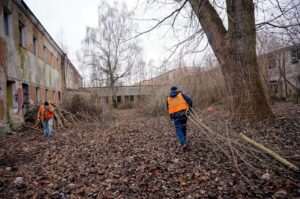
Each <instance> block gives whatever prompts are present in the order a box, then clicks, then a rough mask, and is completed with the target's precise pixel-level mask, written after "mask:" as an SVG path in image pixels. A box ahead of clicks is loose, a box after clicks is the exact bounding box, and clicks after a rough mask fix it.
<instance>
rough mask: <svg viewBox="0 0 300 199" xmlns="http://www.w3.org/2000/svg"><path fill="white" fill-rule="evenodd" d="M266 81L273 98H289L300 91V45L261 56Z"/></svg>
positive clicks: (260, 61) (260, 62) (260, 60)
mask: <svg viewBox="0 0 300 199" xmlns="http://www.w3.org/2000/svg"><path fill="white" fill-rule="evenodd" d="M258 60H259V64H260V66H261V69H262V74H263V78H264V81H265V82H266V84H267V85H268V87H269V91H270V94H271V96H272V97H276V98H280V99H283V98H288V97H291V96H293V95H296V94H297V92H299V90H300V44H298V45H293V46H289V47H285V48H281V49H278V50H274V51H271V52H269V53H266V54H263V55H260V56H259V59H258Z"/></svg>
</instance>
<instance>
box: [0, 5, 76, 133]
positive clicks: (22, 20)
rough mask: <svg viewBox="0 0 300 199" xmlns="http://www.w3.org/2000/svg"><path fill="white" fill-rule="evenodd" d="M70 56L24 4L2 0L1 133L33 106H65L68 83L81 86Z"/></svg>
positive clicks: (0, 60)
mask: <svg viewBox="0 0 300 199" xmlns="http://www.w3.org/2000/svg"><path fill="white" fill-rule="evenodd" d="M66 57H67V56H66V54H65V53H64V52H63V51H62V50H61V49H60V48H59V46H58V45H57V44H56V42H55V41H54V40H53V39H52V37H51V36H50V35H49V33H48V32H47V31H46V30H45V28H44V27H43V26H42V24H41V23H40V22H39V21H38V19H37V18H36V17H35V16H34V14H33V13H32V12H31V10H30V9H29V8H28V6H27V5H26V4H25V3H24V1H22V0H5V1H2V0H0V133H1V131H2V130H1V129H4V127H3V128H1V125H2V126H5V128H6V126H7V125H9V126H11V127H12V126H13V125H15V126H17V125H18V124H21V123H22V122H23V113H24V111H25V110H26V109H27V108H28V107H30V106H31V105H33V104H40V103H42V102H44V101H45V100H49V101H50V102H52V103H57V104H59V103H61V99H62V97H61V96H62V95H63V92H64V90H65V85H66V84H65V82H70V83H69V84H76V85H78V87H79V86H81V84H82V83H81V82H82V78H81V76H80V74H79V73H78V71H77V70H76V69H75V67H74V66H73V65H72V66H73V67H72V68H71V69H68V71H66V68H68V66H64V64H66V63H65V59H66ZM68 64H71V63H68ZM68 73H72V74H73V76H78V77H77V79H76V77H73V78H71V79H69V77H66V76H65V75H66V74H68ZM73 81H74V82H75V83H73ZM80 81H81V82H80Z"/></svg>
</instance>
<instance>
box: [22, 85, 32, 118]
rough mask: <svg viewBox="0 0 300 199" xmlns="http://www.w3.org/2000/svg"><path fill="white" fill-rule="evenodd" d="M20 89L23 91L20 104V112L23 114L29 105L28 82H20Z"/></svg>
mask: <svg viewBox="0 0 300 199" xmlns="http://www.w3.org/2000/svg"><path fill="white" fill-rule="evenodd" d="M22 91H23V104H22V113H23V114H25V112H26V111H27V110H28V108H29V105H30V103H29V102H30V98H29V85H28V84H24V83H23V84H22Z"/></svg>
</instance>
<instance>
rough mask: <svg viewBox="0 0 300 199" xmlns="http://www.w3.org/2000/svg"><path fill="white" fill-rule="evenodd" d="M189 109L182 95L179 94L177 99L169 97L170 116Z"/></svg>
mask: <svg viewBox="0 0 300 199" xmlns="http://www.w3.org/2000/svg"><path fill="white" fill-rule="evenodd" d="M188 108H189V105H188V103H187V102H186V101H185V99H184V98H183V96H182V94H181V93H178V94H177V95H176V97H173V98H172V97H168V111H169V115H171V114H173V113H176V112H179V111H182V110H187V109H188Z"/></svg>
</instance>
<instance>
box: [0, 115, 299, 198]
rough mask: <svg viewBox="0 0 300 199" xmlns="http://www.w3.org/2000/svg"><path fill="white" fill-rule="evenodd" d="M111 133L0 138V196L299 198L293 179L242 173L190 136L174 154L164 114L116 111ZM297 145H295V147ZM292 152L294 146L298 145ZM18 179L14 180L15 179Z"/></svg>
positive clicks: (91, 130)
mask: <svg viewBox="0 0 300 199" xmlns="http://www.w3.org/2000/svg"><path fill="white" fill-rule="evenodd" d="M116 115H117V119H116V121H118V122H114V124H113V125H112V127H111V128H109V129H105V130H103V129H101V128H99V127H97V126H101V124H98V125H91V124H79V125H78V126H75V127H73V128H70V129H68V130H65V131H58V132H57V133H56V134H55V136H54V137H53V138H51V139H48V140H46V139H44V138H43V137H42V135H41V133H38V132H34V131H26V132H22V133H21V134H14V135H10V136H7V137H6V138H5V139H2V140H0V146H1V147H0V198H97V197H98V198H205V197H208V198H218V197H219V198H271V197H272V196H273V197H274V195H275V194H277V196H278V191H282V192H283V193H281V194H282V195H283V196H284V197H295V196H297V195H298V194H299V195H300V187H299V185H297V182H295V181H294V180H288V179H281V178H279V177H278V176H276V175H275V174H271V177H270V179H267V180H262V179H260V176H255V175H254V174H251V173H246V174H247V175H248V178H249V179H252V182H253V183H251V184H248V183H246V181H245V179H244V178H243V177H241V176H240V175H238V173H236V170H235V169H234V168H233V167H231V166H229V163H228V161H227V160H225V159H224V157H220V156H217V155H216V154H215V152H214V151H211V150H210V149H209V148H208V147H206V143H205V142H204V141H203V140H201V139H200V137H199V135H198V134H197V132H194V131H193V130H190V131H189V135H188V136H189V137H188V139H189V140H190V143H191V150H190V151H189V152H187V153H183V152H182V151H181V150H179V149H178V144H177V139H176V136H175V132H174V129H173V127H172V126H171V124H170V123H169V121H168V118H166V117H155V118H149V117H145V116H141V115H139V114H138V113H137V112H136V111H135V110H122V111H117V112H116ZM297 147H298V146H297ZM297 150H298V148H297ZM18 177H19V178H18Z"/></svg>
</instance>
